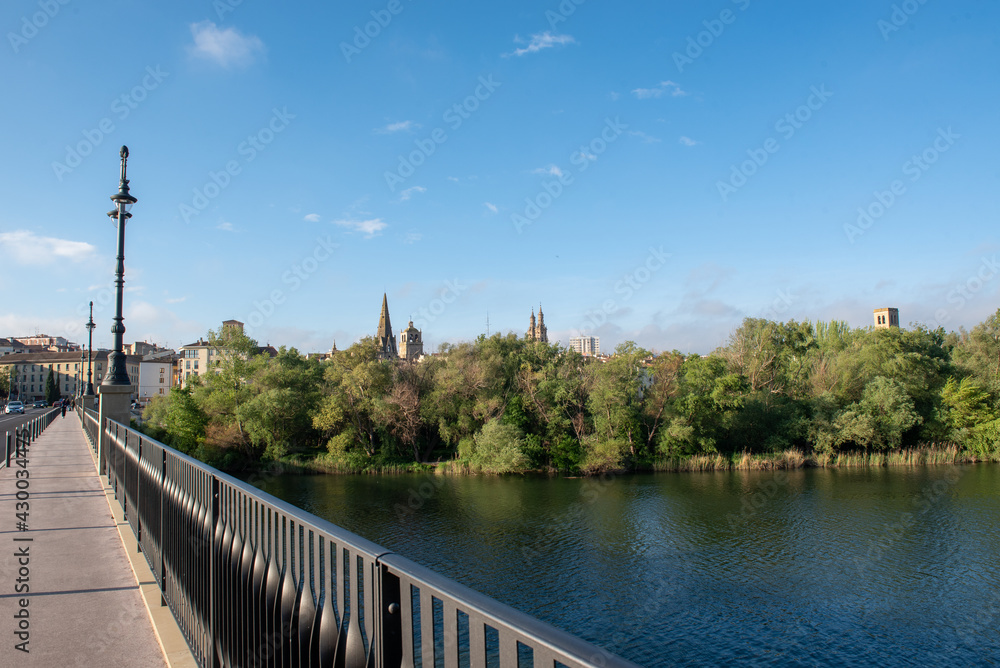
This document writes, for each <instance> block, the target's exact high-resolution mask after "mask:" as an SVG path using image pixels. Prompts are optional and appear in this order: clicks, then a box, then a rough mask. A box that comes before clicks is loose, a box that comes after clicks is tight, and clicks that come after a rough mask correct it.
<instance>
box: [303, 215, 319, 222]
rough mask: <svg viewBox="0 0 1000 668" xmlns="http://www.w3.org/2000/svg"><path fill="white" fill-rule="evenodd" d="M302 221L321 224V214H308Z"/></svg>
mask: <svg viewBox="0 0 1000 668" xmlns="http://www.w3.org/2000/svg"><path fill="white" fill-rule="evenodd" d="M302 220H306V221H309V222H310V223H318V222H319V214H318V213H309V214H306V215H305V216H303V218H302Z"/></svg>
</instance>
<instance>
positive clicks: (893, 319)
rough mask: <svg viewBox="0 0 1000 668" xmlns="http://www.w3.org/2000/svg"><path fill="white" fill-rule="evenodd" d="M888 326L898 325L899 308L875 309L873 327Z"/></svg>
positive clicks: (884, 327) (886, 327)
mask: <svg viewBox="0 0 1000 668" xmlns="http://www.w3.org/2000/svg"><path fill="white" fill-rule="evenodd" d="M890 327H899V309H898V308H877V309H875V329H889V328H890Z"/></svg>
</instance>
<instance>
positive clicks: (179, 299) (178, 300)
mask: <svg viewBox="0 0 1000 668" xmlns="http://www.w3.org/2000/svg"><path fill="white" fill-rule="evenodd" d="M166 301H167V303H168V304H180V303H181V302H185V301H187V297H169V298H168V299H167V300H166Z"/></svg>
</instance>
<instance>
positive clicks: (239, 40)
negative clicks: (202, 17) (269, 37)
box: [189, 21, 265, 67]
mask: <svg viewBox="0 0 1000 668" xmlns="http://www.w3.org/2000/svg"><path fill="white" fill-rule="evenodd" d="M191 36H192V37H193V38H194V44H193V45H192V46H190V47H189V50H190V52H191V53H192V54H193V55H195V56H197V57H199V58H204V59H205V60H211V61H213V62H215V63H217V64H219V65H221V66H222V67H230V66H231V65H236V66H240V67H242V66H245V65H249V64H251V63H252V62H253V61H254V59H255V58H257V56H262V55H263V54H264V52H265V49H264V43H263V42H262V41H260V38H259V37H257V36H256V35H244V34H243V33H241V32H240V31H239V30H237V29H236V28H226V29H225V30H221V29H219V27H218V26H216V25H215V24H214V23H213V22H212V21H202V22H201V23H192V24H191Z"/></svg>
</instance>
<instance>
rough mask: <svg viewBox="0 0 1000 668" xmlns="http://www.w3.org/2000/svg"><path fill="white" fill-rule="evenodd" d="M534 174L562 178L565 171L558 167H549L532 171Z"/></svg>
mask: <svg viewBox="0 0 1000 668" xmlns="http://www.w3.org/2000/svg"><path fill="white" fill-rule="evenodd" d="M531 173H532V174H544V175H546V176H562V175H563V171H562V170H561V169H559V166H558V165H549V166H548V167H539V168H537V169H533V170H531Z"/></svg>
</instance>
